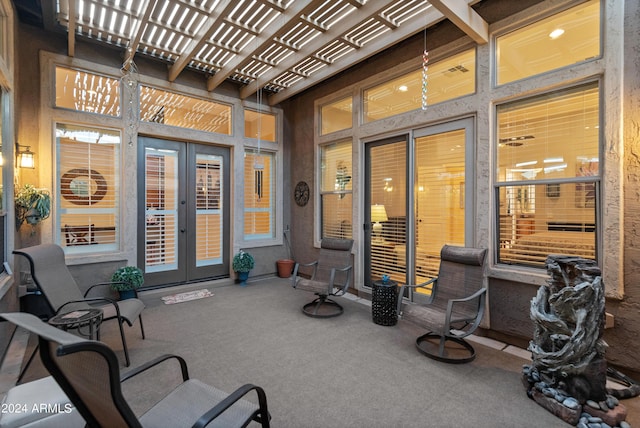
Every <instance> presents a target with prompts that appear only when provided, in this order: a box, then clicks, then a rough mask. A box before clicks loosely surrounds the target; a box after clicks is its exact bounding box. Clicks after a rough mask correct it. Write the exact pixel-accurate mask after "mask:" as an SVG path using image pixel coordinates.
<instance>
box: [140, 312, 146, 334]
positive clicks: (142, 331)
mask: <svg viewBox="0 0 640 428" xmlns="http://www.w3.org/2000/svg"><path fill="white" fill-rule="evenodd" d="M138 320H139V321H140V332H141V333H142V339H146V338H145V337H144V325H142V314H140V315H138Z"/></svg>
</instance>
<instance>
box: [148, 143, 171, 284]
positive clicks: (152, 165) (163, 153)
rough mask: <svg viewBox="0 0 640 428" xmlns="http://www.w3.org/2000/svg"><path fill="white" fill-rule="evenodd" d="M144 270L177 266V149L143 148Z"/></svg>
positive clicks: (162, 269)
mask: <svg viewBox="0 0 640 428" xmlns="http://www.w3.org/2000/svg"><path fill="white" fill-rule="evenodd" d="M145 180H146V181H145V198H146V201H145V206H146V222H145V225H146V227H145V237H146V241H145V242H146V244H145V248H146V251H145V254H146V257H145V271H146V272H161V271H167V270H174V269H176V268H177V262H178V260H177V254H178V247H177V245H178V241H177V239H176V236H178V152H177V151H175V150H166V149H162V150H159V149H155V148H150V147H147V148H146V149H145Z"/></svg>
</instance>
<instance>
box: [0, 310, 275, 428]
mask: <svg viewBox="0 0 640 428" xmlns="http://www.w3.org/2000/svg"><path fill="white" fill-rule="evenodd" d="M0 318H2V319H4V320H7V321H9V322H12V323H13V324H16V325H18V326H20V327H22V328H25V329H27V330H29V331H30V332H32V333H35V334H37V335H38V339H39V348H40V357H41V358H42V362H43V364H44V366H45V367H46V368H47V370H48V371H49V373H51V375H52V376H53V378H54V379H55V380H56V382H57V383H58V385H60V387H61V388H62V390H63V391H64V392H65V394H66V395H67V396H68V397H69V399H70V400H71V402H72V403H73V404H74V405H75V407H76V408H77V409H78V412H79V413H80V414H81V415H82V417H83V418H84V419H85V421H86V422H87V426H89V427H100V426H102V424H101V423H100V421H99V420H98V419H97V417H96V416H95V415H94V413H93V411H92V409H91V407H90V406H89V405H88V403H87V402H86V400H85V399H84V398H83V397H82V394H83V392H84V393H85V394H88V393H89V392H88V391H80V392H79V391H78V390H76V387H74V385H73V384H72V381H70V380H69V378H68V374H67V373H65V370H64V369H61V367H60V365H59V364H60V363H59V361H57V360H59V359H60V358H64V357H65V356H67V355H72V354H74V353H77V352H84V353H87V355H91V354H92V353H95V354H97V355H98V356H99V357H97V358H102V359H103V360H104V362H106V366H101V367H104V368H105V369H106V370H108V378H109V385H110V387H109V390H110V394H109V398H110V399H111V401H112V403H113V406H114V407H115V408H116V409H117V412H118V414H119V416H120V417H121V418H122V420H123V421H124V422H125V423H126V424H127V426H130V427H142V425H141V423H140V420H139V419H138V417H137V416H136V415H135V413H134V412H133V410H132V409H131V408H130V407H129V404H128V403H127V401H126V399H125V397H124V396H123V394H122V389H121V383H122V382H124V381H126V380H129V379H132V378H133V377H135V376H137V375H139V374H141V373H143V372H145V371H147V370H149V369H151V368H152V367H155V366H157V365H159V364H160V363H163V362H165V361H168V360H171V359H174V360H176V361H178V363H179V365H180V371H181V375H182V381H183V382H186V381H187V380H189V372H188V368H187V363H186V361H185V360H184V359H183V358H182V357H180V356H177V355H171V354H165V355H161V356H159V357H157V358H155V359H153V360H151V361H149V362H147V363H145V364H143V365H141V366H139V367H137V368H135V369H132V370H130V371H129V372H127V373H126V374H124V375H122V376H121V375H120V366H119V363H118V359H117V357H116V355H115V353H114V352H113V350H111V349H110V348H109V347H108V346H107V345H105V344H104V343H102V342H97V341H93V340H85V339H82V338H79V337H77V336H74V335H71V334H70V333H67V332H65V331H61V330H57V329H55V328H54V327H52V326H49V325H47V324H45V323H44V322H42V320H40V319H39V318H37V317H35V316H34V315H31V314H26V313H7V314H0ZM38 322H39V323H40V324H41V325H38ZM56 345H57V346H56ZM93 358H96V357H93ZM78 370H81V369H80V368H79V369H78ZM73 382H75V383H77V382H78V380H77V379H75V380H74V381H73ZM251 391H255V392H256V394H257V397H258V408H257V410H256V411H255V412H254V413H253V414H252V415H251V416H250V417H249V419H248V420H246V421H244V424H243V425H242V426H247V425H248V424H249V422H251V421H252V420H253V421H256V422H258V423H260V424H261V425H262V426H263V427H267V428H268V427H269V426H270V419H271V416H270V414H269V412H268V409H267V397H266V394H265V392H264V390H263V389H262V388H261V387H259V386H255V385H252V384H245V385H243V386H241V387H240V388H238V389H237V390H235V391H234V392H233V393H231V394H229V395H228V396H227V397H226V398H225V399H223V400H222V401H220V402H218V403H217V404H215V405H214V406H213V407H212V408H210V409H209V410H208V411H206V412H205V413H204V414H202V415H201V416H199V418H198V420H197V422H196V423H195V424H193V425H192V427H193V428H199V427H205V426H206V425H207V424H209V423H210V422H212V421H213V420H214V419H215V418H217V417H218V416H220V415H221V414H222V413H224V412H225V410H227V409H228V408H229V407H231V406H232V405H233V404H234V403H236V402H237V401H239V400H240V399H241V398H243V397H244V396H245V395H246V394H247V393H249V392H251ZM100 399H101V400H104V399H106V397H100ZM175 411H176V412H179V411H180V409H179V408H176V409H175ZM114 418H115V416H114Z"/></svg>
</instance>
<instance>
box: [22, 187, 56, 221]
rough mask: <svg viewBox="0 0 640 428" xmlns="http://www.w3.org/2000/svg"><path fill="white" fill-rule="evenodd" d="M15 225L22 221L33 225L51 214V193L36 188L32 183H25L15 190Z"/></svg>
mask: <svg viewBox="0 0 640 428" xmlns="http://www.w3.org/2000/svg"><path fill="white" fill-rule="evenodd" d="M15 205H16V207H15V208H16V227H17V228H20V226H21V225H22V223H23V222H25V221H26V222H27V223H29V224H32V225H35V224H38V223H40V222H41V221H42V220H44V219H46V218H48V217H49V214H51V194H50V193H49V191H48V190H47V189H37V188H36V187H35V186H34V185H32V184H25V185H24V186H22V187H21V188H19V189H17V190H16V196H15Z"/></svg>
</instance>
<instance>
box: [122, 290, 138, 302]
mask: <svg viewBox="0 0 640 428" xmlns="http://www.w3.org/2000/svg"><path fill="white" fill-rule="evenodd" d="M118 293H119V294H120V300H127V299H133V298H135V297H136V292H135V290H121V291H118Z"/></svg>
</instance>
